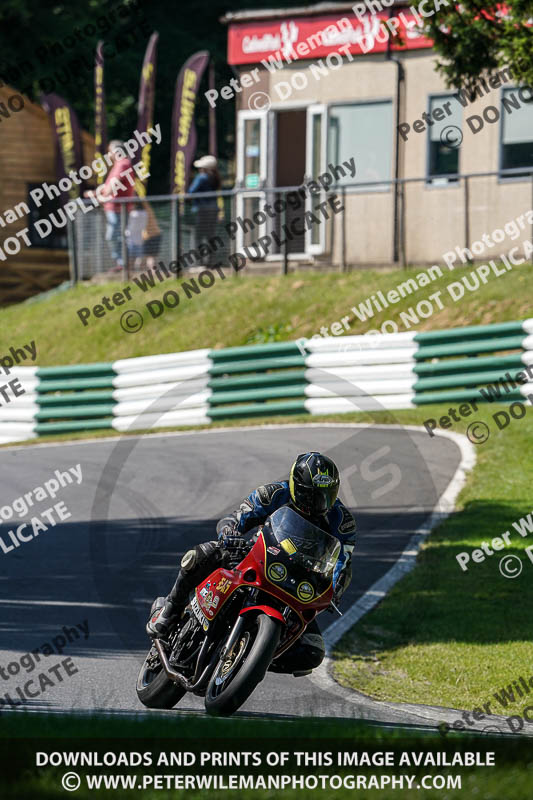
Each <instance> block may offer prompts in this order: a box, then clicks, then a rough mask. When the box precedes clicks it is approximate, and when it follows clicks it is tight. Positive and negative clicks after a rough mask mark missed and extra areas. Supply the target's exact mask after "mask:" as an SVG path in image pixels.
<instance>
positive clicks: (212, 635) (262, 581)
mask: <svg viewBox="0 0 533 800" xmlns="http://www.w3.org/2000/svg"><path fill="white" fill-rule="evenodd" d="M340 547H341V545H340V542H339V540H338V539H336V538H335V537H334V536H331V535H330V534H329V533H326V532H325V531H323V530H321V529H320V528H317V527H316V526H315V525H313V524H311V523H310V522H309V521H308V520H305V519H303V517H301V516H300V515H299V514H297V513H296V512H295V511H293V510H292V509H291V508H289V507H287V506H284V507H283V508H280V509H278V510H277V511H275V512H274V513H273V514H271V516H270V517H269V518H268V519H267V520H266V522H265V523H264V525H263V526H262V528H261V529H260V530H259V533H258V535H257V540H256V541H255V543H254V544H253V546H252V547H251V549H250V550H249V551H248V552H247V554H246V555H244V557H242V559H241V555H243V554H242V553H241V554H240V555H239V556H237V559H238V561H239V563H237V564H236V565H235V567H234V568H229V569H228V568H224V567H220V568H218V569H216V570H215V571H214V572H212V573H211V575H210V576H209V577H208V578H207V579H206V580H205V581H203V583H201V584H200V585H199V586H197V588H196V590H195V591H194V592H193V593H191V599H190V602H189V604H188V606H187V607H186V609H185V611H184V612H183V615H182V617H181V619H180V620H179V622H177V623H176V625H175V627H174V628H173V629H172V630H171V633H170V635H169V637H168V639H167V640H165V641H163V640H160V639H155V640H154V641H153V645H152V647H151V649H150V652H149V653H148V656H147V657H146V660H145V662H144V664H143V666H142V667H141V671H140V673H139V677H138V679H137V696H138V698H139V700H140V701H141V702H142V703H143V704H144V705H145V706H147V707H148V708H172V707H173V706H175V705H176V703H177V702H178V701H179V700H181V698H182V697H183V696H184V695H185V694H186V693H187V692H192V693H193V694H196V695H199V696H202V697H205V707H206V709H207V711H208V712H209V713H211V714H232V713H233V712H234V711H236V710H237V709H238V708H239V707H240V706H241V705H242V704H243V703H244V702H245V701H246V700H247V699H248V698H249V697H250V695H251V694H252V692H253V691H254V689H255V687H256V686H257V685H258V684H259V683H260V682H261V681H262V680H263V678H264V676H265V673H266V671H267V669H268V668H269V666H270V664H271V663H272V662H274V664H275V660H276V659H277V658H278V657H279V656H281V655H282V653H284V652H285V651H286V650H288V648H289V647H290V646H291V645H292V644H293V643H294V642H295V641H296V639H298V637H299V636H300V635H301V634H302V633H303V631H304V630H305V628H306V627H307V625H308V624H309V623H310V622H311V621H312V620H313V619H314V618H315V617H316V616H317V614H320V612H321V611H324V610H325V609H326V608H328V606H329V605H330V604H331V602H332V597H333V587H332V580H333V571H334V568H335V565H336V563H337V560H338V557H339V552H340ZM248 548H249V544H247V545H246V549H247V550H248ZM163 602H164V598H162V597H161V598H157V600H156V601H155V602H154V604H153V606H152V613H154V612H155V610H157V609H158V608H160V607H161V606H162V605H163Z"/></svg>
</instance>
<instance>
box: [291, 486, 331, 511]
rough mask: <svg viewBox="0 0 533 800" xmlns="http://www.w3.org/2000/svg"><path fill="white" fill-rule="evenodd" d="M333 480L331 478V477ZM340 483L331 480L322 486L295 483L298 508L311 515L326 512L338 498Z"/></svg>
mask: <svg viewBox="0 0 533 800" xmlns="http://www.w3.org/2000/svg"><path fill="white" fill-rule="evenodd" d="M330 480H331V479H330ZM338 491H339V484H338V482H337V481H331V483H328V484H327V485H322V486H316V485H315V486H304V485H303V484H301V483H297V482H296V481H295V483H294V502H295V505H296V506H297V508H299V509H300V510H301V511H303V512H304V514H308V515H309V516H321V515H323V514H326V512H328V511H329V509H330V508H331V507H332V505H333V503H334V502H335V500H336V499H337V494H338Z"/></svg>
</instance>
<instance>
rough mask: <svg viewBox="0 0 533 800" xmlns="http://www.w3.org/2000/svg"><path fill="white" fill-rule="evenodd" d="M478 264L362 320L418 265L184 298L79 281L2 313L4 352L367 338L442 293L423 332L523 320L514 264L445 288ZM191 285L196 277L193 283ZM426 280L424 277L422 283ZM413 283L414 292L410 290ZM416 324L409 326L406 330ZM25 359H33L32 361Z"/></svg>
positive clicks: (232, 281)
mask: <svg viewBox="0 0 533 800" xmlns="http://www.w3.org/2000/svg"><path fill="white" fill-rule="evenodd" d="M471 269H472V268H467V269H464V268H460V269H459V268H458V269H456V270H454V271H453V272H449V271H448V270H446V273H445V274H444V275H443V276H442V277H440V278H438V279H436V280H434V281H432V282H431V283H429V284H428V285H427V286H424V287H423V288H418V289H416V286H417V283H416V282H415V284H411V285H410V288H411V293H410V294H409V293H407V291H408V290H407V289H405V290H404V293H405V296H404V297H402V298H400V299H399V302H397V303H394V304H391V305H390V306H389V308H387V309H384V310H383V311H381V312H378V311H377V310H376V309H375V308H374V312H375V316H373V317H372V318H371V319H369V320H367V321H366V322H363V321H361V320H360V319H358V318H357V316H356V315H355V314H354V313H353V312H352V311H351V309H352V307H353V306H358V305H359V304H360V303H362V302H364V301H366V300H367V299H368V298H369V297H370V296H371V295H372V294H375V293H376V292H377V291H381V292H383V293H384V294H385V295H386V294H387V292H388V291H389V290H394V289H396V288H397V287H398V285H399V284H400V283H402V282H405V281H407V279H408V278H416V276H417V275H420V273H421V269H409V270H395V271H389V272H383V271H376V270H374V271H372V270H365V271H359V272H352V273H348V274H339V273H334V274H324V273H322V274H320V273H305V274H298V273H295V274H290V275H288V276H286V277H283V276H274V277H256V278H252V277H228V278H226V279H225V280H221V279H220V278H218V279H217V282H215V283H214V284H213V286H212V287H211V288H209V289H203V290H202V291H201V292H200V294H192V296H191V297H190V299H187V297H186V295H185V291H184V289H183V288H182V284H183V282H184V281H183V280H181V279H180V280H175V279H171V280H170V279H169V280H167V281H165V282H164V283H162V284H159V285H158V286H157V287H155V288H154V289H153V290H152V289H151V290H149V291H147V292H146V293H144V292H142V291H141V290H140V289H139V288H138V287H136V286H135V284H134V283H133V281H129V282H127V283H123V282H116V283H109V284H103V285H92V284H90V285H88V284H83V285H78V286H76V287H74V288H72V289H69V290H67V291H64V292H60V293H58V294H55V295H53V296H51V297H47V298H46V299H43V300H42V301H39V302H31V303H24V304H19V305H15V306H10V307H8V308H5V309H1V310H0V355H3V354H4V353H5V352H7V351H8V350H9V348H10V347H11V346H19V347H20V346H22V345H23V344H24V343H27V342H30V341H32V340H35V342H36V345H37V363H38V364H39V365H41V366H50V365H58V364H79V363H89V362H94V361H113V360H115V359H118V358H128V357H133V356H144V355H153V354H156V353H166V352H176V351H180V350H193V349H196V348H202V347H216V348H219V347H230V346H234V345H243V344H253V343H259V342H263V341H273V340H290V339H296V338H299V337H301V336H312V335H313V334H315V333H318V332H319V331H320V329H321V328H322V327H325V328H328V329H329V328H330V326H331V324H332V323H334V322H338V321H340V320H341V319H342V318H344V319H345V320H346V324H345V326H344V328H345V331H346V333H347V334H355V333H366V332H367V331H369V330H371V329H375V328H380V326H381V325H382V324H383V322H385V321H386V320H388V319H391V320H393V321H395V322H397V323H398V325H399V330H400V331H405V330H408V328H407V327H406V324H405V323H402V320H401V318H400V314H401V312H405V311H407V310H408V309H409V308H410V307H416V304H417V303H418V302H420V300H427V299H428V298H429V297H430V295H432V294H433V293H435V292H438V291H441V292H442V296H441V303H442V305H443V308H442V309H439V308H437V304H436V303H434V307H435V313H434V314H433V315H432V316H431V317H430V318H428V319H423V318H420V322H419V323H416V324H412V323H411V327H414V328H416V329H417V330H427V329H430V328H446V327H453V326H460V325H465V324H467V323H468V324H471V325H474V324H488V323H491V322H503V321H507V320H517V319H522V318H525V317H527V316H528V315H529V314H530V313H531V310H530V303H529V287H530V279H531V267H530V266H529V265H527V266H523V267H516V268H515V269H514V270H513V271H512V272H507V273H506V274H505V275H503V276H502V277H499V278H497V277H495V276H494V275H492V277H491V278H489V280H488V281H487V283H486V284H484V285H483V284H482V285H481V287H480V288H479V289H478V291H476V292H474V293H471V292H469V291H466V292H465V297H464V298H463V299H462V300H458V301H457V302H455V301H454V300H453V298H452V297H451V296H450V295H449V293H448V291H447V289H446V287H447V286H448V285H449V284H450V283H451V282H452V281H459V280H460V278H461V276H463V275H468V274H469V273H470V271H471ZM189 280H190V279H189ZM419 283H420V281H418V284H419ZM413 285H414V286H415V289H414V290H413ZM125 286H130V287H133V289H132V291H131V302H125V303H124V304H123V305H121V306H118V307H116V308H115V309H114V310H112V311H107V312H106V313H105V316H103V317H100V318H95V317H93V316H91V317H90V320H89V324H88V325H87V326H86V327H85V326H83V325H82V323H81V321H80V318H79V317H78V315H77V311H78V310H79V309H80V308H82V307H88V308H92V307H93V306H94V305H95V304H101V301H102V298H103V297H104V296H107V297H110V298H112V296H113V294H115V293H116V292H120V291H122V290H123V289H124V288H125ZM169 289H174V290H176V291H177V292H178V296H179V297H180V302H179V305H178V306H177V307H176V308H174V309H168V308H167V309H166V311H165V313H164V314H162V315H161V316H159V317H158V318H156V319H153V318H152V317H151V316H150V313H149V312H148V310H147V308H146V304H147V303H148V302H150V301H152V300H157V299H161V297H162V296H163V294H164V293H165V292H166V291H168V290H169ZM131 309H135V310H137V311H139V313H140V314H141V315H142V317H143V323H144V324H143V327H142V328H141V329H140V330H139V331H138V332H137V333H125V332H124V331H123V330H122V328H121V326H120V318H121V316H122V314H123V313H124V312H125V311H128V310H131ZM409 324H410V323H409V322H407V325H409ZM26 363H27V362H26Z"/></svg>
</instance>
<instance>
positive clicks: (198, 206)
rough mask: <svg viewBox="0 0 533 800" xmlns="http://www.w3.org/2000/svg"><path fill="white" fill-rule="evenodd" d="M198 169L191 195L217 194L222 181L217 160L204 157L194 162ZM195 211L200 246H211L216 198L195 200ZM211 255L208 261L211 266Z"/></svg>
mask: <svg viewBox="0 0 533 800" xmlns="http://www.w3.org/2000/svg"><path fill="white" fill-rule="evenodd" d="M194 166H195V167H196V168H197V169H198V175H196V177H195V179H194V180H193V182H192V183H191V185H190V187H189V194H200V193H201V192H217V191H218V190H219V189H220V187H221V185H222V181H221V179H220V174H219V171H218V166H217V160H216V158H215V157H214V156H202V158H200V159H198V161H195V162H194ZM193 211H196V212H197V213H198V227H197V230H198V240H199V241H198V245H200V244H201V243H202V242H205V243H206V244H207V245H208V246H209V239H211V238H212V237H213V236H214V235H215V231H216V224H217V216H218V205H217V198H216V197H214V196H213V197H205V198H202V199H200V198H198V200H195V203H194V206H193ZM210 263H211V254H209V257H208V260H207V266H210Z"/></svg>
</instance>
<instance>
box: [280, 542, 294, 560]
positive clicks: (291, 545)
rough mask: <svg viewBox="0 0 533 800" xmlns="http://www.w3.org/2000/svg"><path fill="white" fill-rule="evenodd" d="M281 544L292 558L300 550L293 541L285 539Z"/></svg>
mask: <svg viewBox="0 0 533 800" xmlns="http://www.w3.org/2000/svg"><path fill="white" fill-rule="evenodd" d="M280 544H281V546H282V547H283V549H284V550H285V552H286V553H288V554H289V555H290V556H292V554H293V553H295V552H296V551H297V550H298V548H297V547H296V545H295V544H294V542H293V541H292V539H284V540H283V541H282V542H280Z"/></svg>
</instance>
